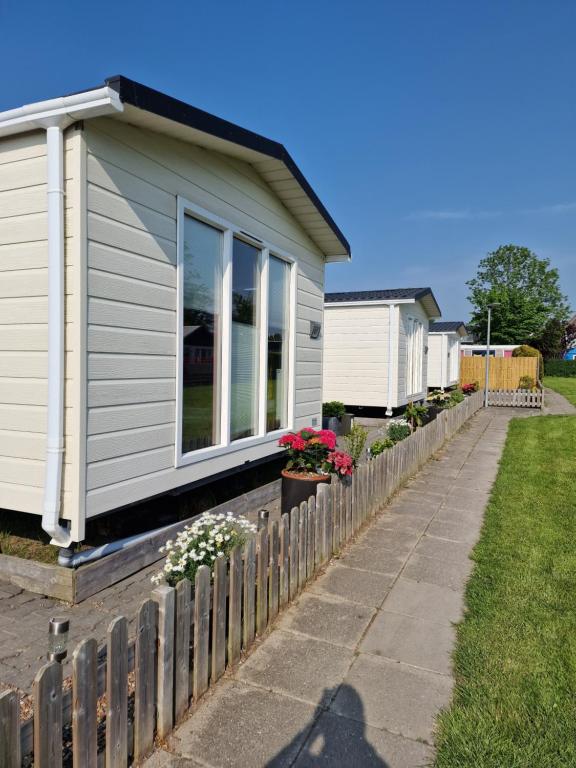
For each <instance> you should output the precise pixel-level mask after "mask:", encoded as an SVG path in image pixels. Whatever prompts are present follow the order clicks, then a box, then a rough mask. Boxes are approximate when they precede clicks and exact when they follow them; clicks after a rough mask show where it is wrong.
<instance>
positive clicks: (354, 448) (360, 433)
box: [344, 424, 368, 466]
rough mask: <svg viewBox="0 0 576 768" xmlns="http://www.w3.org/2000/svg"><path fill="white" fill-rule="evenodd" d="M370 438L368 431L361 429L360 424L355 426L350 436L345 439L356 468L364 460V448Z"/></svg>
mask: <svg viewBox="0 0 576 768" xmlns="http://www.w3.org/2000/svg"><path fill="white" fill-rule="evenodd" d="M367 437H368V431H367V430H366V429H364V427H361V426H360V425H359V424H354V426H353V427H352V429H351V430H350V434H348V435H346V436H345V437H344V442H345V443H346V450H347V451H348V453H349V454H350V456H352V461H353V462H354V466H356V464H358V462H359V461H360V459H361V458H362V453H363V451H364V446H365V445H366V438H367Z"/></svg>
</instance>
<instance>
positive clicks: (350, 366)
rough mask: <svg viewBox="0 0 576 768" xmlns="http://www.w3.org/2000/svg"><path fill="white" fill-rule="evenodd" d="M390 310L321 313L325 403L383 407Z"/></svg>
mask: <svg viewBox="0 0 576 768" xmlns="http://www.w3.org/2000/svg"><path fill="white" fill-rule="evenodd" d="M389 322H390V321H389V307H387V306H377V307H369V306H346V305H343V306H341V307H325V310H324V393H323V400H324V402H327V401H330V400H339V401H341V402H343V403H344V404H345V405H355V406H373V407H379V408H385V407H386V405H387V392H388V330H389Z"/></svg>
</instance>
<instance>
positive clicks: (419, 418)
mask: <svg viewBox="0 0 576 768" xmlns="http://www.w3.org/2000/svg"><path fill="white" fill-rule="evenodd" d="M427 410H428V409H427V408H426V406H425V405H421V404H419V403H413V402H412V401H410V402H409V403H408V405H407V406H406V410H405V411H404V418H405V419H406V421H407V422H408V424H410V426H411V427H412V429H416V427H421V426H422V424H423V422H424V416H425V415H426V411H427Z"/></svg>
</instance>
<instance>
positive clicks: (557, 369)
mask: <svg viewBox="0 0 576 768" xmlns="http://www.w3.org/2000/svg"><path fill="white" fill-rule="evenodd" d="M546 376H569V377H572V376H576V360H546Z"/></svg>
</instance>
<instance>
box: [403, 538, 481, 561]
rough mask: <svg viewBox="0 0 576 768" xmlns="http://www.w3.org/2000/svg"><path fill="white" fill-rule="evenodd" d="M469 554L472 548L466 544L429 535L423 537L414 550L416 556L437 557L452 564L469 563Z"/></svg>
mask: <svg viewBox="0 0 576 768" xmlns="http://www.w3.org/2000/svg"><path fill="white" fill-rule="evenodd" d="M469 552H470V546H469V545H468V544H466V543H464V544H463V543H461V542H458V541H450V540H449V539H441V538H438V537H437V536H431V535H430V534H428V533H425V534H424V536H422V538H421V539H420V541H419V542H418V544H417V545H416V549H415V550H414V554H415V555H426V556H427V557H437V558H438V559H440V560H443V561H444V562H452V563H461V562H462V561H464V562H468V559H469V558H468V554H469Z"/></svg>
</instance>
